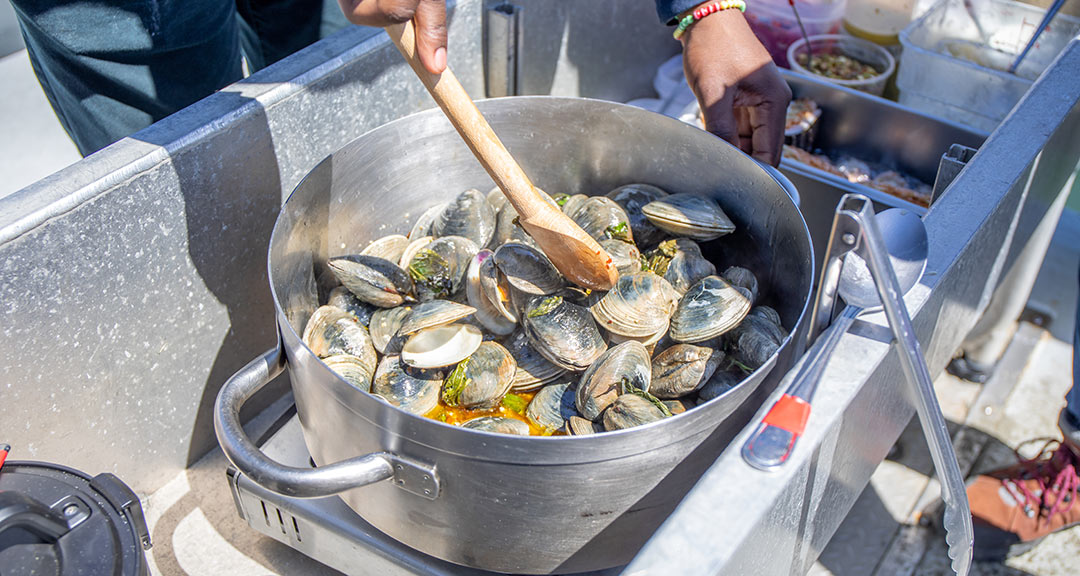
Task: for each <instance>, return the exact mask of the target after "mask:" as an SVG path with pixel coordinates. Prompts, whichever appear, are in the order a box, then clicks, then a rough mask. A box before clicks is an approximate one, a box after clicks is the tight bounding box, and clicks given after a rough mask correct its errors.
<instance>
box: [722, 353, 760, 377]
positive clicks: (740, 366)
mask: <svg viewBox="0 0 1080 576" xmlns="http://www.w3.org/2000/svg"><path fill="white" fill-rule="evenodd" d="M728 359H729V360H731V364H732V365H733V366H735V367H736V368H738V369H739V370H742V371H743V372H745V373H747V374H749V373H751V372H753V371H754V369H753V368H751V367H749V366H747V365H746V364H743V363H742V362H739V361H738V360H736V359H734V358H731V357H730V356H729V357H728Z"/></svg>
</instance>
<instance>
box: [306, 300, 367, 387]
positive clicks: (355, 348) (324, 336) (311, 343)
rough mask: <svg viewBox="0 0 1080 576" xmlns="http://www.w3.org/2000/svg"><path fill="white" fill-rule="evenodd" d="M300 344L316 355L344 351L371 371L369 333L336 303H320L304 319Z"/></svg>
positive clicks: (341, 352) (331, 354)
mask: <svg viewBox="0 0 1080 576" xmlns="http://www.w3.org/2000/svg"><path fill="white" fill-rule="evenodd" d="M302 339H303V341H304V344H307V346H308V348H311V351H312V352H314V353H315V355H317V356H319V357H320V358H326V357H327V356H335V355H338V354H348V355H350V356H355V357H357V358H359V359H360V361H361V362H363V363H364V364H366V365H367V366H368V367H369V368H370V370H369V373H370V372H371V371H373V370H374V367H375V363H376V357H375V348H374V346H372V343H371V336H370V335H369V334H368V331H367V329H366V328H364V327H363V326H361V325H360V323H359V322H358V321H357V320H356V317H354V316H353V315H352V314H349V313H348V312H346V311H344V310H342V309H341V308H338V307H336V306H329V305H328V306H320V307H319V308H318V309H317V310H315V313H314V314H312V315H311V318H310V319H308V323H307V324H306V325H305V326H304V334H303V336H302Z"/></svg>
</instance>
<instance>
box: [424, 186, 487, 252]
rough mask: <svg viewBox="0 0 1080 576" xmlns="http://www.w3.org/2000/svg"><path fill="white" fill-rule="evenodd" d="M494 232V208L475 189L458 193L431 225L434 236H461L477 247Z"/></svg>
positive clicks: (483, 243)
mask: <svg viewBox="0 0 1080 576" xmlns="http://www.w3.org/2000/svg"><path fill="white" fill-rule="evenodd" d="M494 233H495V210H493V209H492V208H491V204H489V203H488V201H487V197H486V195H485V194H483V193H482V192H480V191H479V190H476V189H470V190H466V191H464V192H462V193H461V194H458V196H457V198H455V199H454V201H453V202H450V203H449V204H448V205H447V206H446V208H445V209H443V211H442V212H441V213H440V214H439V216H438V217H437V218H435V222H433V223H432V225H431V235H432V236H434V237H436V238H442V237H443V236H462V237H465V238H468V239H469V240H472V241H473V243H474V244H476V246H477V247H480V246H486V245H487V243H488V241H489V240H491V236H492V234H494ZM470 257H471V256H470Z"/></svg>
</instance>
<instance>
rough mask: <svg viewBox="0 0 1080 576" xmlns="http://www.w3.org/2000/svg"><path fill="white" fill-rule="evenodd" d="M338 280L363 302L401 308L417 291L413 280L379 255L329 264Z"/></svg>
mask: <svg viewBox="0 0 1080 576" xmlns="http://www.w3.org/2000/svg"><path fill="white" fill-rule="evenodd" d="M327 265H328V266H329V267H330V270H331V271H333V273H334V275H335V276H337V279H338V280H339V281H340V282H341V283H342V285H344V286H345V287H346V288H348V289H349V292H352V293H353V295H354V296H356V297H357V298H359V299H360V300H361V301H363V302H367V303H368V304H373V305H375V306H378V307H380V308H393V307H394V306H400V305H401V304H402V303H403V302H404V301H405V298H406V297H407V296H408V295H409V294H410V293H411V292H412V291H413V283H412V279H411V278H409V275H408V274H406V273H405V271H404V270H402V269H401V268H400V267H398V265H397V264H394V263H393V262H391V261H389V260H385V259H383V258H378V257H375V256H363V255H356V256H338V257H336V258H330V260H328V261H327Z"/></svg>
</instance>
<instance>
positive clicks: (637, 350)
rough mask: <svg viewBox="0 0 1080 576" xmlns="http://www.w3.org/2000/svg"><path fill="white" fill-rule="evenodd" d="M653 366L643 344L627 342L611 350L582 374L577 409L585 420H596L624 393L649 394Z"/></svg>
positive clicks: (578, 389) (577, 396)
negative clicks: (639, 391) (633, 391)
mask: <svg viewBox="0 0 1080 576" xmlns="http://www.w3.org/2000/svg"><path fill="white" fill-rule="evenodd" d="M651 382H652V366H651V363H650V360H649V351H648V350H646V349H645V346H642V344H641V343H640V342H635V341H633V340H631V341H629V342H623V343H622V344H619V345H618V346H615V347H613V348H610V349H609V350H608V351H607V352H605V353H604V354H602V355H601V356H600V357H599V358H598V359H597V360H596V362H594V363H593V364H592V366H589V368H588V369H587V370H585V373H584V374H582V375H581V381H580V382H578V387H577V393H576V395H575V402H574V404H575V406H576V407H577V411H578V413H579V414H581V415H582V416H583V417H585V418H588V419H589V420H593V421H596V420H598V419H599V418H600V415H601V414H602V413H603V412H604V410H606V409H607V407H608V406H610V405H611V403H612V402H614V401H615V399H616V398H617V397H619V395H621V394H626V393H629V392H630V391H631V390H632V389H633V390H641V391H643V392H648V391H649V386H650V384H651Z"/></svg>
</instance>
